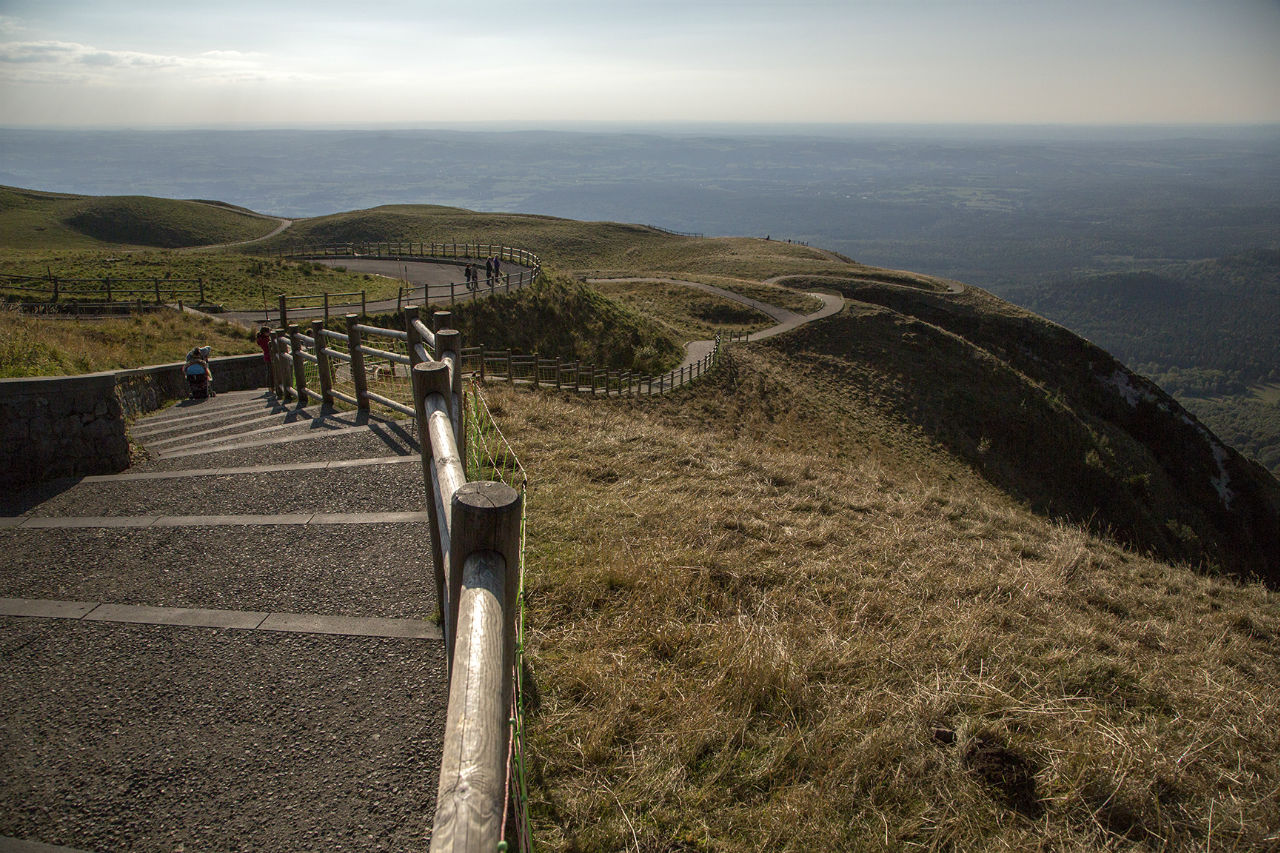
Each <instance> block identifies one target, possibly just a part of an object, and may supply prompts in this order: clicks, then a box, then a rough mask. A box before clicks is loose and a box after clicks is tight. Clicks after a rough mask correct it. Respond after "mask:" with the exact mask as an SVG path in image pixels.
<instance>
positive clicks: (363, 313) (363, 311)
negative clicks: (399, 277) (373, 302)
mask: <svg viewBox="0 0 1280 853" xmlns="http://www.w3.org/2000/svg"><path fill="white" fill-rule="evenodd" d="M368 295H369V292H368V291H367V290H362V291H360V319H361V320H363V319H364V318H365V317H368V316H369V302H368V298H367V297H368Z"/></svg>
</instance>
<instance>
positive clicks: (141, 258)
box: [0, 251, 400, 310]
mask: <svg viewBox="0 0 1280 853" xmlns="http://www.w3.org/2000/svg"><path fill="white" fill-rule="evenodd" d="M0 273H7V274H10V275H23V276H35V277H40V278H44V277H47V276H48V275H50V274H52V275H54V276H56V277H57V278H59V279H61V280H63V281H66V280H68V279H91V280H93V283H91V284H85V285H78V287H81V288H89V287H92V288H93V289H94V290H100V289H101V284H100V283H101V281H102V280H103V279H104V278H107V277H111V278H112V279H114V280H117V281H120V280H124V279H155V278H159V279H162V280H164V279H204V282H205V301H206V302H207V303H209V304H214V305H221V306H222V307H223V308H225V309H227V310H261V309H263V308H271V309H273V310H274V308H275V306H276V304H277V302H276V300H277V297H278V296H279V294H281V293H284V294H287V295H305V294H318V293H322V292H324V291H329V292H331V293H347V292H352V291H359V290H365V291H367V292H368V298H369V299H370V300H374V299H388V298H389V299H394V298H395V296H396V291H397V289H398V287H399V284H400V282H397V281H395V280H394V279H389V278H384V277H382V276H373V275H361V274H358V273H350V272H347V271H345V270H341V269H334V268H332V267H328V266H325V265H324V264H320V263H313V262H310V261H282V260H280V259H275V258H271V259H269V258H259V257H252V256H249V255H242V254H237V253H233V252H207V253H199V254H188V253H180V252H165V251H146V252H128V253H118V252H104V251H49V252H41V251H23V252H12V251H11V252H0ZM143 286H144V287H145V286H146V285H145V284H144V285H143ZM6 296H7V297H9V298H25V299H27V300H29V301H31V300H34V301H44V300H45V299H47V296H46V295H44V294H43V293H41V294H38V295H32V294H30V293H21V292H19V291H16V290H13V289H9V290H6V289H5V288H4V282H3V280H0V298H5V297H6ZM62 298H70V299H74V298H75V294H74V292H68V289H67V288H64V292H63V295H62ZM98 298H100V297H98Z"/></svg>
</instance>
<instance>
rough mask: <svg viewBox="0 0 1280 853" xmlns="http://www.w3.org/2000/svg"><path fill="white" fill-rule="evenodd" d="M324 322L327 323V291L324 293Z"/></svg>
mask: <svg viewBox="0 0 1280 853" xmlns="http://www.w3.org/2000/svg"><path fill="white" fill-rule="evenodd" d="M324 321H325V322H326V323H327V322H329V291H327V290H326V291H325V292H324Z"/></svg>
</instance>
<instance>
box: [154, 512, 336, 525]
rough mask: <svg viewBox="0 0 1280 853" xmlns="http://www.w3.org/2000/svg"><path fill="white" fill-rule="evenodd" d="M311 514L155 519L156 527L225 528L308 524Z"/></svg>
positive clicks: (167, 516)
mask: <svg viewBox="0 0 1280 853" xmlns="http://www.w3.org/2000/svg"><path fill="white" fill-rule="evenodd" d="M311 516H312V513H309V512H291V513H281V514H279V515H166V516H162V517H160V518H158V519H156V525H155V526H156V527H225V526H227V525H246V526H248V525H264V524H310V523H311Z"/></svg>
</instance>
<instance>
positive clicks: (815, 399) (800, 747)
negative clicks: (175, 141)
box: [491, 350, 1280, 851]
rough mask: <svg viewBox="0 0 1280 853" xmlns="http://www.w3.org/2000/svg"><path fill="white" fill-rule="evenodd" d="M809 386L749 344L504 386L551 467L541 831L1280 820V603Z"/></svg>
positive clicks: (1105, 833) (498, 395)
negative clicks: (732, 350) (591, 388)
mask: <svg viewBox="0 0 1280 853" xmlns="http://www.w3.org/2000/svg"><path fill="white" fill-rule="evenodd" d="M804 381H805V380H804V379H803V377H802V376H801V375H800V374H798V373H791V372H789V370H788V368H787V367H786V366H785V365H780V364H778V363H776V362H767V361H765V360H764V359H763V358H761V357H759V356H758V355H755V354H753V353H751V352H747V351H744V350H738V351H737V355H736V356H735V358H734V366H733V368H732V369H730V370H727V371H726V372H725V373H724V375H723V376H722V377H721V378H720V379H719V380H716V381H714V382H713V383H709V384H707V385H704V386H702V387H701V388H693V389H688V390H687V391H686V392H684V393H682V394H679V395H676V396H674V397H672V398H668V399H666V400H661V401H625V400H611V401H607V402H606V401H603V400H588V399H579V398H575V397H572V396H570V395H562V396H557V395H555V393H554V392H541V393H539V392H533V391H526V390H522V389H507V388H494V389H493V390H492V392H491V394H492V399H491V403H492V405H493V406H494V407H495V410H496V413H497V414H498V417H499V419H500V422H501V423H502V426H503V429H504V431H505V432H506V434H507V436H508V437H509V438H510V439H511V440H512V442H513V444H514V445H515V447H516V449H517V451H518V452H519V453H520V455H521V456H522V458H523V459H524V462H525V465H526V467H527V469H528V471H529V476H530V482H531V491H530V497H529V500H530V517H531V524H530V552H529V564H530V569H529V575H528V590H529V628H530V630H529V636H530V640H529V660H530V662H531V667H532V670H533V673H534V676H535V681H536V684H537V688H538V692H539V699H538V704H537V707H536V709H535V711H534V713H533V715H532V718H531V730H532V732H533V741H532V746H533V752H534V760H533V779H532V782H533V796H534V816H535V832H536V837H537V840H538V843H539V845H540V846H541V847H543V848H545V849H549V850H582V851H596V850H643V851H659V850H679V849H707V850H742V849H747V850H811V849H817V848H819V847H826V848H830V849H854V850H864V849H865V850H884V849H893V850H898V849H906V848H908V847H921V848H924V849H975V850H977V849H984V850H985V849H997V850H998V849H1005V850H1028V849H1043V850H1084V849H1098V848H1119V849H1129V848H1131V849H1206V848H1209V849H1270V847H1271V846H1273V845H1275V844H1276V843H1278V841H1280V808H1278V805H1280V804H1278V802H1277V789H1278V788H1280V730H1278V729H1277V727H1276V725H1275V723H1276V720H1278V719H1280V663H1277V661H1278V660H1280V599H1278V598H1277V595H1276V594H1275V593H1272V592H1269V591H1267V590H1265V589H1264V588H1262V587H1260V586H1250V585H1241V584H1235V583H1230V582H1226V581H1222V580H1216V579H1211V578H1206V577H1202V576H1199V575H1197V574H1195V573H1194V572H1192V571H1190V570H1189V569H1187V568H1186V567H1182V566H1175V565H1167V564H1162V563H1158V562H1154V561H1151V560H1149V559H1145V558H1142V557H1139V556H1136V555H1134V554H1132V553H1129V552H1126V551H1124V550H1121V549H1119V548H1117V547H1115V546H1114V545H1111V544H1109V543H1106V542H1103V541H1100V540H1098V539H1095V538H1092V537H1090V536H1089V535H1087V534H1085V533H1083V532H1082V531H1081V530H1080V529H1078V528H1075V527H1071V526H1063V525H1058V524H1054V523H1052V522H1050V521H1047V520H1045V519H1043V518H1041V517H1038V516H1036V515H1033V514H1032V513H1030V512H1029V511H1027V510H1026V509H1024V508H1022V507H1021V506H1019V505H1017V504H1016V503H1015V502H1014V501H1012V500H1011V499H1010V498H1008V497H1007V496H1005V495H1004V494H1003V493H1000V492H998V491H997V490H995V489H994V488H993V487H991V486H990V485H988V484H987V483H986V482H985V481H983V480H981V479H980V478H979V477H977V476H976V475H974V474H973V473H971V472H970V470H969V469H968V468H966V467H965V466H964V465H962V464H959V463H957V462H956V461H955V460H954V459H953V458H952V457H950V456H948V455H947V454H945V453H944V452H942V451H941V450H939V449H938V448H937V447H936V446H934V445H932V444H931V443H930V442H929V441H928V440H927V438H925V437H923V436H922V434H921V433H920V432H919V431H917V430H914V429H913V428H911V426H910V425H909V424H903V423H894V422H891V421H888V420H885V416H884V415H882V414H880V413H878V412H877V411H875V410H874V409H872V408H859V404H857V403H856V402H849V401H848V400H847V399H846V398H845V397H844V395H842V394H840V393H831V389H826V390H823V391H819V390H817V389H814V388H812V387H808V388H806V387H804V386H803V385H802V383H803V382H804ZM783 382H787V383H792V384H793V385H797V384H800V390H799V394H798V399H799V400H800V401H801V402H800V403H799V404H797V403H795V401H794V400H793V401H789V405H786V406H771V405H770V404H769V403H768V401H767V399H765V398H762V397H761V396H760V394H761V391H762V390H763V391H767V390H768V389H770V388H773V387H776V386H777V385H778V383H783ZM837 390H838V389H837ZM806 392H808V393H807V398H808V399H811V400H812V402H811V403H806V402H804V400H805V399H806ZM565 436H573V440H572V441H566V440H565V439H564V437H565Z"/></svg>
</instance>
